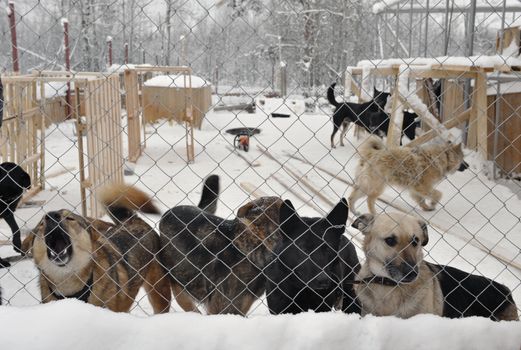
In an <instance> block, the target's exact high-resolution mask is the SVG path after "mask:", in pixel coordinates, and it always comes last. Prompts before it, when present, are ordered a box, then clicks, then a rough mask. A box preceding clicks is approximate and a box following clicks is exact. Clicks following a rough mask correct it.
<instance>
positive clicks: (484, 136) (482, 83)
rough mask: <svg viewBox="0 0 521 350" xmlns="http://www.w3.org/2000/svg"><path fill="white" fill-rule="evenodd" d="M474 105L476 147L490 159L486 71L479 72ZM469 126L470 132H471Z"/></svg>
mask: <svg viewBox="0 0 521 350" xmlns="http://www.w3.org/2000/svg"><path fill="white" fill-rule="evenodd" d="M472 99H473V107H474V113H475V119H474V121H475V123H476V127H475V130H476V136H475V137H476V147H477V151H478V153H479V154H480V155H481V156H482V157H483V159H485V160H486V159H488V130H487V126H488V125H487V123H488V115H487V76H486V74H485V72H483V71H482V72H481V73H480V74H478V76H477V78H476V80H475V83H474V92H473V98H472ZM470 130H471V129H470V128H469V133H470Z"/></svg>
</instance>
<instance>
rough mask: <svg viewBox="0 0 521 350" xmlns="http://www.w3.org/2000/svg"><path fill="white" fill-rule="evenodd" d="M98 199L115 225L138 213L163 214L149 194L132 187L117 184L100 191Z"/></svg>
mask: <svg viewBox="0 0 521 350" xmlns="http://www.w3.org/2000/svg"><path fill="white" fill-rule="evenodd" d="M98 198H99V201H100V203H101V204H103V206H104V207H105V209H106V210H107V212H108V214H109V215H110V217H111V218H112V220H113V221H114V222H115V223H120V222H124V221H126V220H128V219H130V218H131V217H133V216H134V215H135V213H136V211H140V212H142V213H149V214H161V212H160V211H159V209H158V208H157V207H156V206H155V204H154V203H153V201H152V198H151V197H150V196H149V195H148V194H146V193H145V192H143V191H141V190H138V189H137V188H135V187H133V186H130V185H126V184H116V185H111V186H108V187H105V188H103V189H102V190H101V191H100V194H99V195H98Z"/></svg>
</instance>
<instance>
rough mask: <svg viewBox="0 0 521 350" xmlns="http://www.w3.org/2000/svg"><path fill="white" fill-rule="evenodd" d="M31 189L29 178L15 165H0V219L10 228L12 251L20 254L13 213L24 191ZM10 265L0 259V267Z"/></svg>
mask: <svg viewBox="0 0 521 350" xmlns="http://www.w3.org/2000/svg"><path fill="white" fill-rule="evenodd" d="M29 188H31V177H30V176H29V174H27V173H26V172H25V171H24V170H23V169H22V168H21V167H20V166H19V165H17V164H15V163H9V162H6V163H2V164H0V218H1V219H4V220H5V222H7V224H8V225H9V227H10V228H11V231H12V233H13V246H14V249H15V250H16V251H17V252H19V253H22V243H21V240H20V228H19V227H18V224H17V223H16V220H15V218H14V212H15V210H16V207H17V206H18V203H19V202H20V200H21V199H22V194H23V193H24V191H25V190H26V189H29ZM9 265H10V264H9V263H8V262H7V261H5V260H2V259H0V267H8V266H9Z"/></svg>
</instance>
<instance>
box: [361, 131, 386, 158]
mask: <svg viewBox="0 0 521 350" xmlns="http://www.w3.org/2000/svg"><path fill="white" fill-rule="evenodd" d="M383 149H385V145H384V143H383V141H382V139H381V138H379V137H376V136H370V137H368V138H367V140H365V141H364V142H363V143H362V145H361V146H360V148H359V149H358V153H360V157H362V159H370V158H372V157H373V155H374V154H375V153H376V152H378V151H381V150H383Z"/></svg>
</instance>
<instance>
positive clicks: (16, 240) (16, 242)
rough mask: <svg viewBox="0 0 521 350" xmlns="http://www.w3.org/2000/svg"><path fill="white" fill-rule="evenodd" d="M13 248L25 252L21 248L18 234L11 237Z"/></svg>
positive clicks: (23, 253) (20, 252) (21, 252)
mask: <svg viewBox="0 0 521 350" xmlns="http://www.w3.org/2000/svg"><path fill="white" fill-rule="evenodd" d="M13 249H14V251H15V252H17V253H19V254H22V256H23V255H25V252H24V251H23V250H22V240H21V239H20V235H18V236H15V237H13Z"/></svg>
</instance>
